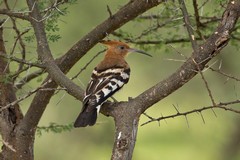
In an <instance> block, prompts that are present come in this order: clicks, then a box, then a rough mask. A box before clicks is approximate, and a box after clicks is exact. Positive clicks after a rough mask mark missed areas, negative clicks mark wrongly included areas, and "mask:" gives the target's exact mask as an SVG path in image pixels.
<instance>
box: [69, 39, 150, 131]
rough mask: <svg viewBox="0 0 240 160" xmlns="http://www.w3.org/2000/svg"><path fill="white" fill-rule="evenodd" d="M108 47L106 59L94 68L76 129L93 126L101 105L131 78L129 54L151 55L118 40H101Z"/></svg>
mask: <svg viewBox="0 0 240 160" xmlns="http://www.w3.org/2000/svg"><path fill="white" fill-rule="evenodd" d="M100 43H102V44H103V45H105V46H107V50H106V53H105V56H104V59H103V60H102V61H101V62H100V63H99V64H98V65H97V66H96V67H95V68H94V70H93V72H92V75H91V79H90V81H89V83H88V85H87V88H86V90H85V96H84V99H83V107H82V110H81V112H80V114H79V115H78V117H77V119H76V121H75V123H74V127H75V128H77V127H86V126H93V125H94V124H95V123H96V120H97V115H98V113H99V111H100V107H101V105H102V104H103V103H104V102H105V101H106V100H107V99H108V98H109V97H111V96H112V95H113V94H114V93H116V92H117V91H118V90H119V89H121V88H122V87H123V86H124V85H125V84H127V83H128V81H129V77H130V67H129V65H128V63H127V62H126V61H125V57H126V56H127V54H128V53H129V52H136V53H141V54H144V55H147V56H150V57H152V56H151V55H150V54H148V53H146V52H144V51H141V50H138V49H134V48H130V47H129V45H128V44H127V43H124V42H121V41H116V40H101V41H100Z"/></svg>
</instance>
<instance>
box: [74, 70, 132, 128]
mask: <svg viewBox="0 0 240 160" xmlns="http://www.w3.org/2000/svg"><path fill="white" fill-rule="evenodd" d="M129 75H130V69H129V68H122V67H115V68H108V69H104V70H98V69H97V68H95V69H94V70H93V73H92V76H91V80H90V82H89V83H88V86H87V89H86V93H85V97H84V99H83V109H82V112H81V113H80V115H79V116H78V118H77V120H76V121H75V123H74V127H86V126H88V125H89V126H92V125H94V124H95V123H96V120H97V114H98V112H99V110H100V107H101V105H102V103H103V102H105V101H106V100H107V99H108V98H109V97H110V96H112V95H113V94H114V93H115V92H117V91H118V90H119V89H120V88H122V87H123V85H124V84H126V83H128V80H129Z"/></svg>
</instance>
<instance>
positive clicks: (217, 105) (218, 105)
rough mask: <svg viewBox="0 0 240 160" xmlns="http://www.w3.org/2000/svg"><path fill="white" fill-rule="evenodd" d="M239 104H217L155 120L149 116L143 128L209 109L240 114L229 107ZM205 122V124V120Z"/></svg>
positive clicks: (236, 102)
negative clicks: (152, 123) (153, 123)
mask: <svg viewBox="0 0 240 160" xmlns="http://www.w3.org/2000/svg"><path fill="white" fill-rule="evenodd" d="M239 103H240V100H236V101H231V102H224V103H219V104H215V105H212V106H207V107H202V108H199V109H193V110H190V111H186V112H177V113H176V114H172V115H168V116H162V117H159V118H153V117H150V116H147V117H148V118H149V119H150V120H149V121H147V122H144V123H143V124H141V126H144V125H146V124H148V123H151V122H154V121H157V122H159V121H161V120H165V119H169V118H175V117H179V116H187V115H189V114H193V113H202V111H205V110H209V109H215V108H217V109H223V110H226V111H230V112H234V113H237V114H240V110H235V109H233V108H230V107H227V106H229V105H233V104H239ZM201 116H202V115H201ZM202 119H203V118H202ZM203 122H205V121H204V119H203Z"/></svg>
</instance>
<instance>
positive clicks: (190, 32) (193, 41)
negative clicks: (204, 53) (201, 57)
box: [178, 0, 198, 54]
mask: <svg viewBox="0 0 240 160" xmlns="http://www.w3.org/2000/svg"><path fill="white" fill-rule="evenodd" d="M178 1H179V4H180V7H181V10H182V13H183V17H184V22H185V25H186V28H187V31H188V36H189V39H190V42H191V44H192V48H193V50H194V52H193V53H195V54H196V53H197V48H198V45H197V41H196V39H195V35H194V32H193V28H192V25H191V23H190V19H189V15H188V11H187V8H186V5H185V2H184V0H178Z"/></svg>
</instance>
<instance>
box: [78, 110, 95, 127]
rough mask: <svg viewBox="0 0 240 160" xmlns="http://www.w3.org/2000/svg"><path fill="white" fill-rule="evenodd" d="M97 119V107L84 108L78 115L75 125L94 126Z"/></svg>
mask: <svg viewBox="0 0 240 160" xmlns="http://www.w3.org/2000/svg"><path fill="white" fill-rule="evenodd" d="M96 121H97V109H95V108H94V109H91V110H90V111H89V110H87V109H84V110H83V111H82V112H81V113H80V114H79V116H78V117H77V119H76V121H75V123H74V127H75V128H77V127H86V126H88V125H89V126H93V125H94V124H95V123H96Z"/></svg>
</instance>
